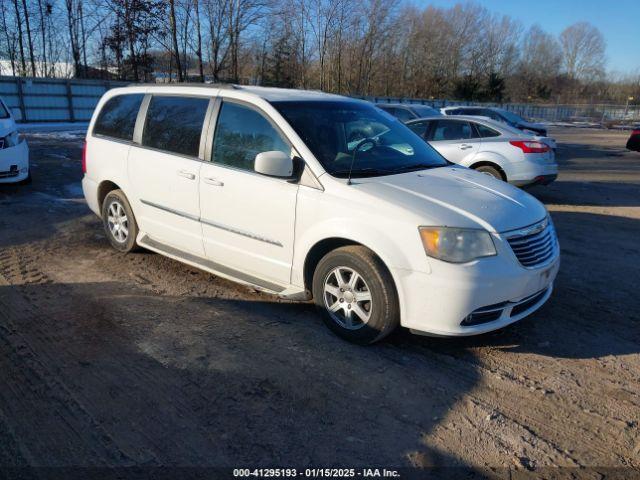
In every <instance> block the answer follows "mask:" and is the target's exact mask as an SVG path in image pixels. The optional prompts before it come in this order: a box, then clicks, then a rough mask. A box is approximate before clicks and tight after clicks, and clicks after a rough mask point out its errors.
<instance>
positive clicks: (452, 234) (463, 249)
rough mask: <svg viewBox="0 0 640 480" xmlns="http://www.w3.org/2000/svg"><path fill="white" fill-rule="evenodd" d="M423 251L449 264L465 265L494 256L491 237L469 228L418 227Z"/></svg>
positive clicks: (486, 233) (494, 250)
mask: <svg viewBox="0 0 640 480" xmlns="http://www.w3.org/2000/svg"><path fill="white" fill-rule="evenodd" d="M418 230H419V231H420V238H421V239H422V244H423V245H424V250H425V252H426V253H427V255H429V256H430V257H433V258H437V259H439V260H443V261H445V262H451V263H466V262H470V261H471V260H475V259H476V258H481V257H491V256H493V255H496V247H495V246H494V244H493V240H492V239H491V235H490V234H489V232H487V231H485V230H475V229H471V228H449V227H420V228H419V229H418Z"/></svg>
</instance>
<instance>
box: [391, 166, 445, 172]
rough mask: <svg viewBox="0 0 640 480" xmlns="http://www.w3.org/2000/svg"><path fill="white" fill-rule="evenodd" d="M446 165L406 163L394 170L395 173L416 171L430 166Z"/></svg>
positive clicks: (427, 168)
mask: <svg viewBox="0 0 640 480" xmlns="http://www.w3.org/2000/svg"><path fill="white" fill-rule="evenodd" d="M439 167H446V165H424V164H419V165H406V166H404V167H400V168H398V169H396V170H395V172H396V173H401V172H402V173H406V172H417V171H419V170H429V169H431V168H439Z"/></svg>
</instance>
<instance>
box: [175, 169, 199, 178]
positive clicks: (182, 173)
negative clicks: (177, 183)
mask: <svg viewBox="0 0 640 480" xmlns="http://www.w3.org/2000/svg"><path fill="white" fill-rule="evenodd" d="M178 175H179V176H181V177H184V178H188V179H189V180H195V179H196V174H195V173H191V172H187V171H186V170H179V171H178Z"/></svg>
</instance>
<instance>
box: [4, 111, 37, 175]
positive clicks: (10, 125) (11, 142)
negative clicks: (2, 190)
mask: <svg viewBox="0 0 640 480" xmlns="http://www.w3.org/2000/svg"><path fill="white" fill-rule="evenodd" d="M30 179H31V174H30V172H29V147H28V146H27V142H26V140H25V139H24V138H22V136H20V134H19V133H18V127H17V126H16V122H15V119H14V118H13V115H12V113H11V110H10V109H9V108H8V107H7V105H6V104H5V103H4V102H3V101H2V99H0V184H2V183H28V182H29V180H30Z"/></svg>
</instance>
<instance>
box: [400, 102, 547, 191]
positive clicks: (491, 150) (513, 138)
mask: <svg viewBox="0 0 640 480" xmlns="http://www.w3.org/2000/svg"><path fill="white" fill-rule="evenodd" d="M407 126H408V127H409V128H410V129H411V130H413V131H414V132H415V133H417V134H418V135H420V136H421V137H422V138H423V139H425V140H426V141H427V142H429V143H430V144H431V146H432V147H433V148H435V149H436V150H437V151H438V152H439V153H440V154H441V155H442V156H443V157H445V158H446V159H447V160H449V161H450V162H453V163H457V164H459V165H463V166H465V167H469V168H472V169H474V170H477V171H479V172H482V173H486V174H488V175H491V176H492V177H495V178H498V179H500V180H504V181H506V182H509V183H512V184H513V185H517V186H525V185H535V184H541V185H548V184H549V183H551V182H552V181H554V180H555V179H556V177H557V176H558V164H557V163H556V160H555V154H554V152H553V150H552V149H551V148H550V147H549V146H548V145H547V144H545V143H542V142H541V141H539V140H536V138H535V137H533V136H531V135H528V134H526V133H525V132H522V131H520V130H517V129H515V128H512V127H509V126H508V125H505V124H504V123H498V122H494V121H492V120H489V119H485V118H484V117H472V116H462V115H458V116H455V117H442V116H441V117H433V118H422V119H419V120H412V121H410V122H407Z"/></svg>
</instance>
